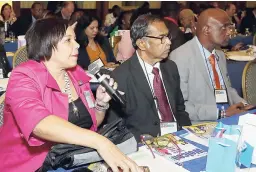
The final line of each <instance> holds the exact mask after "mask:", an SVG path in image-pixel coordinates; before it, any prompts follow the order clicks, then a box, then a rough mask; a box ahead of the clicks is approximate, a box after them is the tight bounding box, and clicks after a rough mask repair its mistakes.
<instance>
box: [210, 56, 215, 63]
mask: <svg viewBox="0 0 256 172" xmlns="http://www.w3.org/2000/svg"><path fill="white" fill-rule="evenodd" d="M209 60H210V63H211V64H215V56H214V54H211V55H210V57H209Z"/></svg>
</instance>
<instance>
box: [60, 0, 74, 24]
mask: <svg viewBox="0 0 256 172" xmlns="http://www.w3.org/2000/svg"><path fill="white" fill-rule="evenodd" d="M74 10H75V4H74V2H73V1H63V3H62V4H61V10H60V11H59V12H58V13H56V15H57V16H58V17H59V18H62V19H66V20H70V17H71V15H72V14H73V12H74Z"/></svg>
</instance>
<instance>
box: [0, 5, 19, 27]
mask: <svg viewBox="0 0 256 172" xmlns="http://www.w3.org/2000/svg"><path fill="white" fill-rule="evenodd" d="M0 20H1V21H3V22H6V21H8V22H9V24H11V25H12V24H13V23H14V22H15V21H16V20H17V18H16V15H15V13H14V12H13V10H12V7H11V6H10V5H9V4H8V3H5V4H4V5H3V6H2V8H1V16H0Z"/></svg>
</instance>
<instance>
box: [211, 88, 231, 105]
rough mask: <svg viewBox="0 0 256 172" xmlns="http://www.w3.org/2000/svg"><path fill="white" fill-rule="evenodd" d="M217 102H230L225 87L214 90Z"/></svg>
mask: <svg viewBox="0 0 256 172" xmlns="http://www.w3.org/2000/svg"><path fill="white" fill-rule="evenodd" d="M214 93H215V99H216V103H228V95H227V91H226V90H225V89H220V90H214Z"/></svg>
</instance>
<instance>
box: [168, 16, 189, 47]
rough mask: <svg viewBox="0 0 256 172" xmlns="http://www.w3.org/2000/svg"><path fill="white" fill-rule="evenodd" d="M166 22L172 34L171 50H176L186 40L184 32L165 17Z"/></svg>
mask: <svg viewBox="0 0 256 172" xmlns="http://www.w3.org/2000/svg"><path fill="white" fill-rule="evenodd" d="M164 23H165V25H166V27H167V28H168V29H169V33H170V34H171V36H172V39H171V41H172V44H171V50H175V49H176V48H178V47H179V46H181V45H183V44H184V43H185V42H186V40H185V37H184V34H183V32H182V31H181V30H180V28H179V27H178V26H177V25H176V24H175V23H173V22H172V21H170V20H168V19H164Z"/></svg>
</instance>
